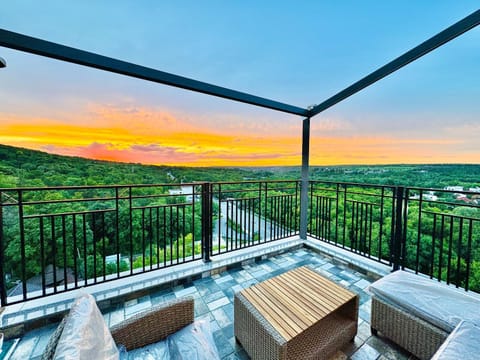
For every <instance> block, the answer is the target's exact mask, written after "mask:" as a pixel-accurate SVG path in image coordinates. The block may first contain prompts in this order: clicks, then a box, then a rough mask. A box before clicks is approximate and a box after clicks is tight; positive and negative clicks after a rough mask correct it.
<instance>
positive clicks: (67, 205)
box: [0, 180, 480, 306]
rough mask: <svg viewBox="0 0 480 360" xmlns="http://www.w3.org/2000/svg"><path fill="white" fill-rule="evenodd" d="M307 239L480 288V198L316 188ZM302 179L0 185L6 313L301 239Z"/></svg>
mask: <svg viewBox="0 0 480 360" xmlns="http://www.w3.org/2000/svg"><path fill="white" fill-rule="evenodd" d="M308 186H309V189H308V190H309V198H308V201H309V203H308V219H307V220H308V221H307V224H308V231H307V233H308V235H309V236H310V237H312V238H314V239H317V240H319V241H323V242H326V243H329V244H332V245H335V246H338V247H341V248H343V249H345V250H348V251H351V252H353V253H355V254H357V255H360V256H363V257H366V258H369V259H371V260H374V261H378V262H380V263H383V264H385V265H387V266H390V267H392V270H396V269H400V268H402V269H411V270H413V271H415V272H417V273H422V274H425V275H427V276H430V277H432V278H436V279H438V280H441V281H444V282H446V283H449V284H454V285H455V286H457V287H461V288H464V289H466V290H473V291H480V193H477V192H474V191H457V190H440V189H424V188H417V187H398V186H391V185H387V186H383V185H372V184H358V183H345V182H331V181H310V182H309V185H308ZM300 188H301V182H300V181H297V180H286V181H244V182H217V183H189V184H156V185H150V184H149V185H118V186H117V185H115V186H78V187H65V186H62V187H52V188H7V189H0V225H1V226H0V279H1V280H2V283H1V286H0V295H1V296H0V297H1V304H2V306H5V305H8V304H14V303H18V302H22V301H26V300H31V299H35V298H39V297H43V296H48V295H51V294H56V293H60V292H65V291H70V290H72V289H76V288H80V287H83V286H89V285H94V284H98V283H102V282H106V281H112V280H115V279H120V278H124V277H128V276H132V275H135V274H138V273H143V272H148V271H153V270H156V269H161V268H168V267H171V266H175V265H178V264H182V263H186V262H190V261H195V260H200V259H202V260H203V261H210V259H211V257H212V256H213V257H214V256H216V255H220V254H226V253H230V252H234V251H238V250H240V249H244V248H248V247H253V246H257V245H261V244H265V243H269V242H272V241H275V240H279V239H284V238H288V237H291V236H296V235H299V233H300V232H299V227H300Z"/></svg>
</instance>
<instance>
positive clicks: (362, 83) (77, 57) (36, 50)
mask: <svg viewBox="0 0 480 360" xmlns="http://www.w3.org/2000/svg"><path fill="white" fill-rule="evenodd" d="M479 24H480V10H477V11H474V12H473V13H472V14H470V15H468V16H467V17H465V18H463V19H462V20H460V21H458V22H456V23H455V24H453V25H451V26H450V27H448V28H446V29H445V30H443V31H441V32H439V33H438V34H436V35H435V36H433V37H431V38H430V39H428V40H426V41H424V42H423V43H421V44H420V45H418V46H416V47H414V48H413V49H411V50H409V51H407V52H406V53H404V54H403V55H400V56H399V57H397V58H396V59H394V60H392V61H390V62H389V63H387V64H385V65H384V66H382V67H380V68H378V69H377V70H375V71H373V72H372V73H370V74H369V75H367V76H365V77H364V78H362V79H360V80H359V81H357V82H355V83H353V84H352V85H350V86H348V87H346V88H345V89H343V90H342V91H340V92H338V93H336V94H335V95H333V96H331V97H330V98H328V99H326V100H325V101H323V102H321V103H320V104H318V105H315V106H313V107H309V108H301V107H298V106H294V105H290V104H286V103H282V102H279V101H275V100H271V99H267V98H263V97H259V96H256V95H252V94H248V93H245V92H240V91H237V90H232V89H228V88H225V87H221V86H217V85H213V84H209V83H206V82H201V81H198V80H194V79H190V78H187V77H183V76H178V75H174V74H171V73H167V72H164V71H160V70H156V69H153V68H149V67H145V66H141V65H137V64H134V63H130V62H126V61H122V60H118V59H114V58H110V57H107V56H103V55H99V54H95V53H92V52H88V51H84V50H80V49H76V48H73V47H69V46H65V45H61V44H57V43H53V42H50V41H46V40H42V39H38V38H34V37H30V36H26V35H23V34H19V33H15V32H12V31H8V30H4V29H0V46H3V47H6V48H10V49H14V50H19V51H23V52H27V53H31V54H35V55H40V56H44V57H49V58H53V59H57V60H61V61H66V62H70V63H74V64H78V65H82V66H87V67H92V68H95V69H100V70H104V71H108V72H113V73H117V74H121V75H126V76H130V77H134V78H138V79H142V80H147V81H152V82H156V83H160V84H164V85H169V86H173V87H178V88H182V89H186V90H191V91H195V92H199V93H203V94H207V95H213V96H217V97H221V98H225V99H229V100H233V101H238V102H242V103H245V104H250V105H255V106H260V107H264V108H268V109H271V110H276V111H281V112H285V113H289V114H294V115H298V116H302V117H303V118H304V119H303V126H302V173H301V179H302V187H301V196H300V238H301V239H306V237H307V209H308V181H309V150H310V119H311V118H312V117H314V116H316V115H318V114H320V113H321V112H323V111H325V110H327V109H328V108H330V107H332V106H333V105H335V104H337V103H339V102H341V101H343V100H345V99H347V98H348V97H350V96H352V95H353V94H355V93H357V92H359V91H361V90H363V89H364V88H366V87H368V86H370V85H372V84H373V83H375V82H377V81H379V80H381V79H382V78H384V77H386V76H388V75H390V74H391V73H393V72H395V71H397V70H399V69H401V68H402V67H404V66H405V65H408V64H409V63H411V62H413V61H415V60H417V59H419V58H420V57H422V56H424V55H426V54H428V53H429V52H431V51H433V50H435V49H436V48H438V47H440V46H442V45H444V44H445V43H447V42H449V41H451V40H453V39H455V38H456V37H458V36H460V35H462V34H463V33H465V32H467V31H469V30H471V29H473V28H474V27H476V26H477V25H479Z"/></svg>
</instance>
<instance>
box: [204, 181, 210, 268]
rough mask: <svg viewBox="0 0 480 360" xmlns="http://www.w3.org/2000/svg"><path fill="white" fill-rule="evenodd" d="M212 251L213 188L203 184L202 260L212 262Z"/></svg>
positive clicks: (208, 184)
mask: <svg viewBox="0 0 480 360" xmlns="http://www.w3.org/2000/svg"><path fill="white" fill-rule="evenodd" d="M211 250H212V188H211V184H210V183H203V184H202V259H203V261H204V262H210V261H211V260H210V253H211Z"/></svg>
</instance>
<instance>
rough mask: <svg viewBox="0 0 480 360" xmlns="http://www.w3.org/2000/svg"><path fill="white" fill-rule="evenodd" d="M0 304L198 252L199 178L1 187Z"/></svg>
mask: <svg viewBox="0 0 480 360" xmlns="http://www.w3.org/2000/svg"><path fill="white" fill-rule="evenodd" d="M0 195H1V198H0V199H1V201H0V205H1V206H0V223H1V225H2V226H1V230H0V245H1V246H0V248H1V250H0V253H1V254H0V256H1V258H2V262H1V264H2V265H1V272H2V274H1V275H2V280H3V281H2V286H1V289H0V294H1V300H2V305H4V304H11V303H15V302H19V301H25V300H27V299H33V298H36V297H42V296H46V295H50V294H55V293H59V292H63V291H68V290H71V289H75V288H79V287H83V286H88V285H92V284H97V283H99V282H105V281H109V280H114V279H118V278H122V277H126V276H131V275H134V274H137V273H139V272H146V271H151V270H154V269H159V268H164V267H168V266H172V265H176V264H179V263H185V262H188V261H193V260H196V259H200V258H202V246H201V242H202V241H201V240H202V201H203V200H202V199H203V197H202V185H199V184H182V186H181V187H180V186H178V185H131V186H85V187H56V188H21V189H1V191H0Z"/></svg>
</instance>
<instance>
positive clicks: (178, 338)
mask: <svg viewBox="0 0 480 360" xmlns="http://www.w3.org/2000/svg"><path fill="white" fill-rule="evenodd" d="M167 342H168V349H169V351H170V357H171V358H172V359H175V360H180V359H185V360H217V359H218V360H220V356H219V354H218V350H217V346H216V345H215V341H214V339H213V335H212V333H211V331H210V322H209V321H208V320H197V321H195V322H194V323H193V324H190V325H188V326H186V327H184V328H183V329H181V330H179V331H177V332H176V333H175V334H172V335H170V336H169V337H168V338H167Z"/></svg>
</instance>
